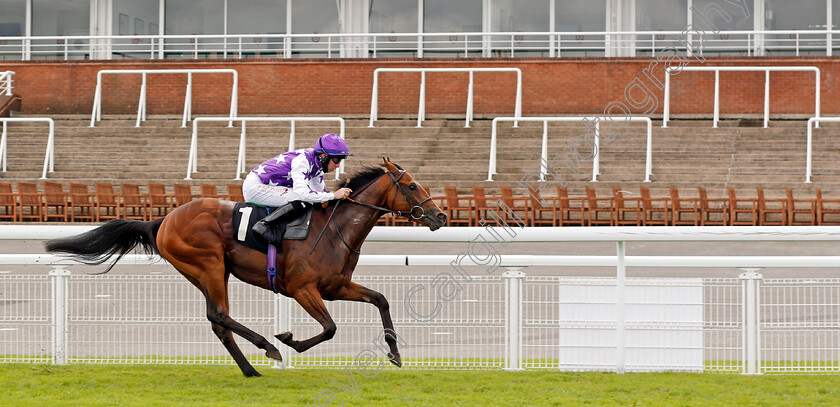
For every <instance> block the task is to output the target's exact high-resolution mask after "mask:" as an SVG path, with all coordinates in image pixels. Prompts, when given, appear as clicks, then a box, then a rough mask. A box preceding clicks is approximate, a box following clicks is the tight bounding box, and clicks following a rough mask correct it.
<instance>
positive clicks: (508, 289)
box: [502, 267, 525, 372]
mask: <svg viewBox="0 0 840 407" xmlns="http://www.w3.org/2000/svg"><path fill="white" fill-rule="evenodd" d="M507 269H508V271H506V272H505V273H504V274H502V278H503V279H504V281H505V294H506V296H505V367H504V369H502V370H504V371H507V372H518V371H522V370H525V369H523V368H522V279H524V278H525V273H523V272H522V271H520V270H519V269H520V267H508V268H507Z"/></svg>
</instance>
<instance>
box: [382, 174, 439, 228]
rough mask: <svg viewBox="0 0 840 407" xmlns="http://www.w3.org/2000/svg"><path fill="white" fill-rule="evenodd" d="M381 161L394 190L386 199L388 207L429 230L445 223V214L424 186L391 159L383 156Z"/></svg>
mask: <svg viewBox="0 0 840 407" xmlns="http://www.w3.org/2000/svg"><path fill="white" fill-rule="evenodd" d="M382 161H383V163H382V164H381V165H382V167H384V168H385V171H386V172H387V173H388V175H389V177H390V179H391V184H392V185H391V188H393V190H394V192H393V193H389V195H391V198H390V199H389V200H386V205H387V206H390V207H389V209H391V210H393V211H395V212H401V213H403V214H406V215H407V216H408V217H409V218H410V219H411V220H412V221H413V222H417V223H422V224H424V225H426V226H428V227H429V229H431V230H437V229H438V228H440V227H441V226H444V225H446V214H445V213H444V212H443V210H441V209H440V207H439V206H437V204H436V203H435V201H433V200H432V197H431V196H429V193H428V192H427V191H426V188H424V187H423V186H422V185H420V183H419V182H417V180H415V179H414V177H413V176H412V175H411V174H409V173H408V171H406V170H404V169H402V168H400V167H399V166H398V165H396V164H394V163H392V162H391V160H389V159H387V158H383V159H382ZM388 192H390V190H389V191H388Z"/></svg>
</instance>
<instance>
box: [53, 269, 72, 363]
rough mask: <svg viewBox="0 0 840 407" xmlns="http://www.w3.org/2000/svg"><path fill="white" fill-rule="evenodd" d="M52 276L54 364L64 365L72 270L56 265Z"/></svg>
mask: <svg viewBox="0 0 840 407" xmlns="http://www.w3.org/2000/svg"><path fill="white" fill-rule="evenodd" d="M50 277H51V278H52V304H53V309H52V345H53V352H52V355H53V364H56V365H63V364H65V363H66V359H67V358H66V356H67V280H68V278H69V277H70V271H69V270H66V269H64V268H63V266H56V268H55V269H53V270H51V271H50Z"/></svg>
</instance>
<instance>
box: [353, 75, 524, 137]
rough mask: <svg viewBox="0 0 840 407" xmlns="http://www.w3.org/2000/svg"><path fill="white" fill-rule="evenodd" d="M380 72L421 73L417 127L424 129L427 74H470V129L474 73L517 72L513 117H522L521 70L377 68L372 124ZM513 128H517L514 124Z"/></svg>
mask: <svg viewBox="0 0 840 407" xmlns="http://www.w3.org/2000/svg"><path fill="white" fill-rule="evenodd" d="M380 72H420V107H419V108H418V112H417V127H423V120H425V119H426V72H469V74H470V77H469V87H468V89H467V114H466V124H465V125H464V127H470V121H471V120H472V118H473V73H475V72H515V73H516V102H515V103H516V105H515V107H514V112H513V115H514V116H516V117H520V116H522V70H521V69H519V68H376V69H374V71H373V90H372V93H371V97H370V124H369V125H368V127H373V122H375V121H376V119H377V117H378V113H379V112H378V110H379V106H378V104H379V73H380ZM513 127H517V123H516V122H514V124H513Z"/></svg>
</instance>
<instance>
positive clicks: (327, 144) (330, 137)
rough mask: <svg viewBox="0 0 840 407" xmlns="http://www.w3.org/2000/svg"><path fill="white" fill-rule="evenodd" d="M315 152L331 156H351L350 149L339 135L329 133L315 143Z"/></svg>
mask: <svg viewBox="0 0 840 407" xmlns="http://www.w3.org/2000/svg"><path fill="white" fill-rule="evenodd" d="M315 152H316V153H318V154H320V153H327V155H329V156H348V155H353V154H350V147H348V146H347V143H346V142H345V141H344V139H343V138H341V136H339V135H338V134H333V133H327V134H324V135H323V136H321V137H320V138H318V141H316V142H315Z"/></svg>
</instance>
